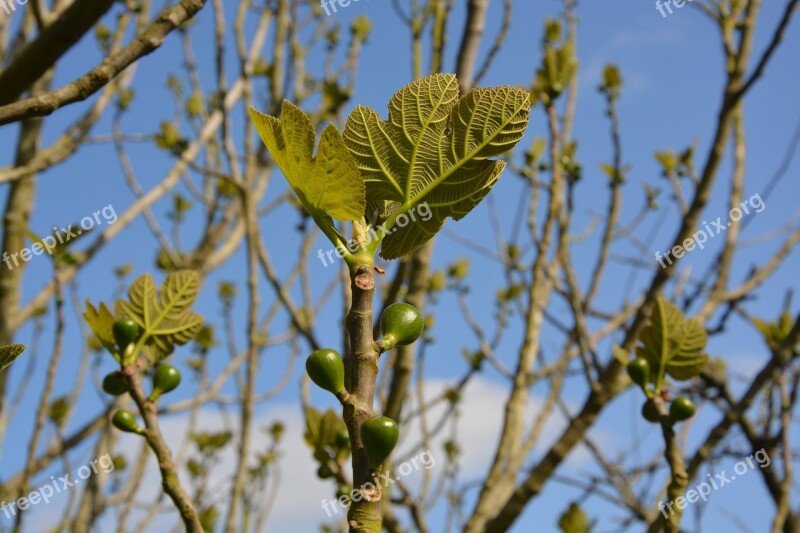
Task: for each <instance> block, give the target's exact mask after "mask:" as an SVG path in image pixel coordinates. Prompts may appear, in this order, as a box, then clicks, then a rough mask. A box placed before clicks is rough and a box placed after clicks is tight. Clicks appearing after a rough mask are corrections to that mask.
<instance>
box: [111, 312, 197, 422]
mask: <svg viewBox="0 0 800 533" xmlns="http://www.w3.org/2000/svg"><path fill="white" fill-rule="evenodd" d="M112 333H113V334H114V341H115V342H116V345H117V346H116V347H117V350H118V352H117V353H119V354H127V353H129V352H130V350H131V349H132V345H133V344H135V343H136V341H137V340H138V339H139V336H140V335H141V328H139V325H138V324H137V323H136V322H134V321H133V320H131V319H124V320H117V321H116V322H114V325H113V326H112ZM180 383H181V373H180V371H178V369H177V368H175V367H174V366H172V365H168V364H164V363H161V364H159V365H157V366H156V367H155V370H154V371H153V389H152V391H151V392H150V396H149V399H150V401H153V402H155V401H156V400H158V398H159V397H160V396H161V395H162V394H166V393H168V392H171V391H173V390H175V389H176V388H177V387H178V385H180ZM103 391H105V392H106V394H110V395H111V396H122V395H123V394H126V393H128V392H129V391H130V382H129V381H128V378H127V377H126V376H125V374H124V373H123V372H122V371H121V370H115V371H114V372H111V373H110V374H108V375H107V376H106V377H105V378H103ZM111 423H112V424H113V425H114V427H116V428H117V429H119V430H120V431H125V432H127V433H136V434H138V435H141V434H143V433H144V429H142V428H141V427H140V426H139V424H138V423H137V422H136V417H134V416H133V414H132V413H131V412H130V411H128V410H126V409H119V410H118V411H117V412H115V413H114V416H112V417H111Z"/></svg>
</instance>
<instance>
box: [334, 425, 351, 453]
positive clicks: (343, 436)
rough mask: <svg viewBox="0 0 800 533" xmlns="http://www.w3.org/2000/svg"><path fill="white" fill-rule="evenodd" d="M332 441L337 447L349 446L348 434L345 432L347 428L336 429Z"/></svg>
mask: <svg viewBox="0 0 800 533" xmlns="http://www.w3.org/2000/svg"><path fill="white" fill-rule="evenodd" d="M334 442H335V443H336V447H337V448H339V449H344V448H347V447H348V446H350V435H348V434H347V430H346V429H342V430H340V431H337V432H336V437H335V439H334Z"/></svg>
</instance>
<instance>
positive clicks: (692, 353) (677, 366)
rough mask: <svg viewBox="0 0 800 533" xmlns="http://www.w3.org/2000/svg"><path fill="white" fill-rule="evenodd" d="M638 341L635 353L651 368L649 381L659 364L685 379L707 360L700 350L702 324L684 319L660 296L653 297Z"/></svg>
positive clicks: (703, 339)
mask: <svg viewBox="0 0 800 533" xmlns="http://www.w3.org/2000/svg"><path fill="white" fill-rule="evenodd" d="M639 341H640V343H641V344H640V346H638V347H637V348H636V353H637V355H638V356H639V357H644V358H645V359H647V362H648V363H650V367H651V368H652V369H654V370H653V371H652V372H651V376H650V379H651V381H653V382H655V381H656V380H657V379H658V377H659V375H660V371H659V370H658V369H661V368H663V369H664V371H665V373H666V374H668V375H669V376H671V377H672V378H674V379H677V380H686V379H691V378H692V377H694V376H696V375H698V374H700V372H702V371H703V369H704V368H705V367H706V365H707V364H708V355H707V354H705V353H703V349H704V348H705V346H706V343H707V342H708V335H707V333H706V331H705V328H703V325H702V324H701V323H700V321H699V320H698V319H696V318H692V319H688V320H687V319H686V318H685V317H684V315H683V313H682V312H681V310H680V309H678V308H677V307H676V306H675V305H673V304H672V303H670V302H668V301H666V300H664V299H662V298H659V299H658V300H657V301H656V305H655V306H654V307H653V314H652V316H651V317H650V321H649V323H648V324H647V326H646V327H645V328H644V330H643V331H642V335H641V336H640V338H639Z"/></svg>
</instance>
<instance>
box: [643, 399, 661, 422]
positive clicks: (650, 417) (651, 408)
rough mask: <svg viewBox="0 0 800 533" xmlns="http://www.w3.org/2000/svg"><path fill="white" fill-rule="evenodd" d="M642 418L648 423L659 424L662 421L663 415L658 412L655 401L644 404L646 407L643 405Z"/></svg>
mask: <svg viewBox="0 0 800 533" xmlns="http://www.w3.org/2000/svg"><path fill="white" fill-rule="evenodd" d="M642 416H643V417H644V419H645V420H647V421H648V422H653V423H658V422H659V421H660V420H661V414H660V413H659V412H658V409H657V408H656V404H655V403H654V402H653V400H647V401H646V402H644V405H642Z"/></svg>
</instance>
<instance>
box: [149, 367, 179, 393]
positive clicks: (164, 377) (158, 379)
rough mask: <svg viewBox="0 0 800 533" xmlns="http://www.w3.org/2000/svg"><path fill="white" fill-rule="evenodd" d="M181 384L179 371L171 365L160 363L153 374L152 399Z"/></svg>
mask: <svg viewBox="0 0 800 533" xmlns="http://www.w3.org/2000/svg"><path fill="white" fill-rule="evenodd" d="M180 384H181V373H180V371H179V370H178V369H177V368H175V367H174V366H172V365H167V364H163V363H162V364H160V365H158V366H157V367H156V371H155V373H154V374H153V393H152V394H151V397H152V398H153V399H155V398H158V397H159V396H161V395H162V394H166V393H168V392H170V391H173V390H175V389H176V388H177V387H178V385H180Z"/></svg>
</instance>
